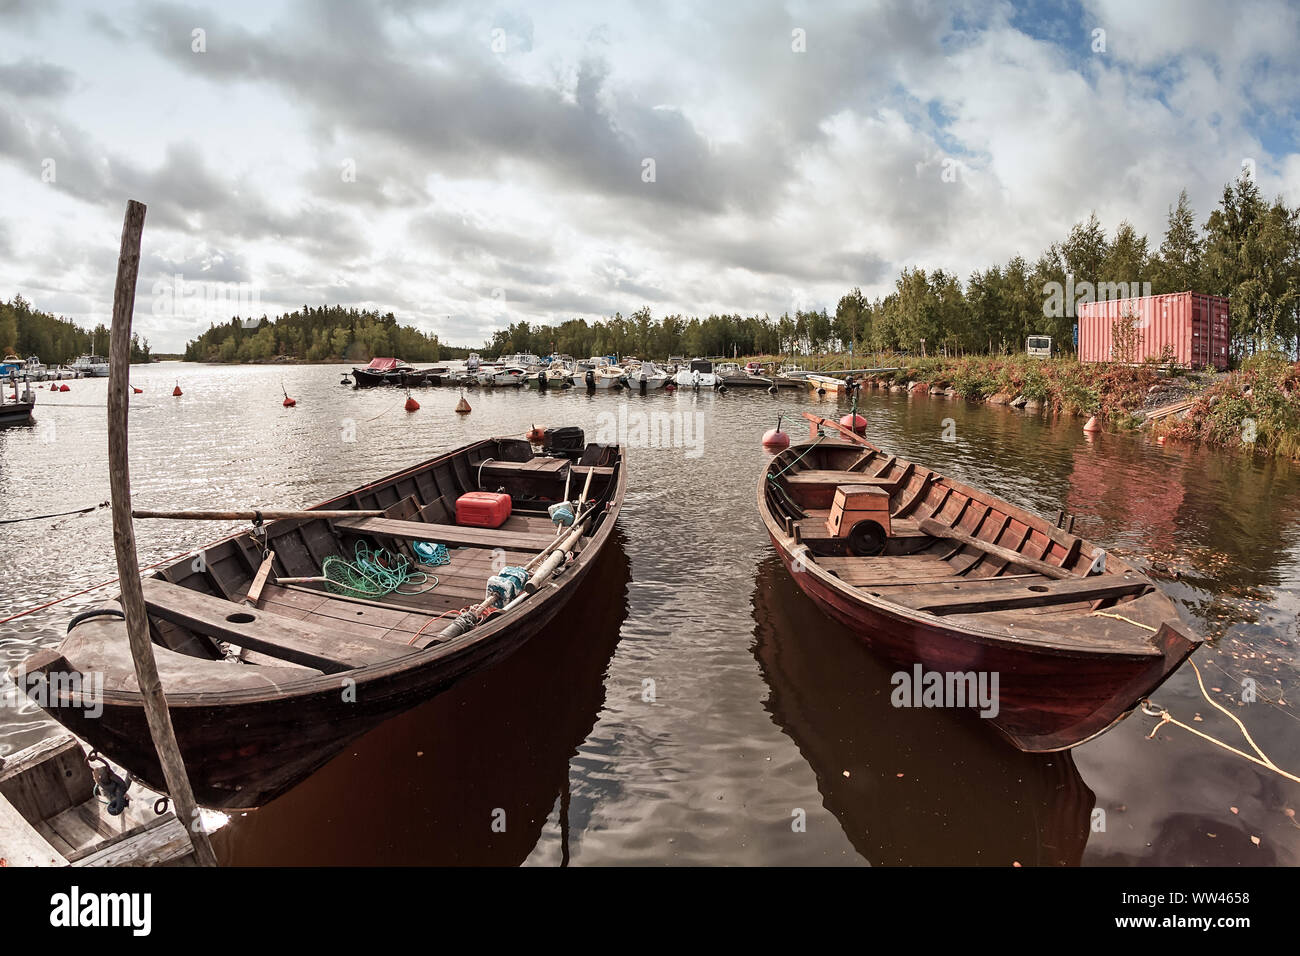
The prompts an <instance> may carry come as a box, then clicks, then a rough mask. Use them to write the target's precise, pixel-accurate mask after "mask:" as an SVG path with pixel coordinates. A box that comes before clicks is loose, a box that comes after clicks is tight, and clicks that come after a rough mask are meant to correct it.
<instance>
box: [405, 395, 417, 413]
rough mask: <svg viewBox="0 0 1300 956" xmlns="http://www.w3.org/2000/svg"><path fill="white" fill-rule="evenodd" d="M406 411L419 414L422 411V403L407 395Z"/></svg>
mask: <svg viewBox="0 0 1300 956" xmlns="http://www.w3.org/2000/svg"><path fill="white" fill-rule="evenodd" d="M406 410H407V411H408V412H418V411H419V410H420V403H419V402H417V401H416V400H415V399H413V398H412V397H411V396H410V395H407V396H406Z"/></svg>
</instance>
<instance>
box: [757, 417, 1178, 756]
mask: <svg viewBox="0 0 1300 956" xmlns="http://www.w3.org/2000/svg"><path fill="white" fill-rule="evenodd" d="M804 417H805V418H808V419H809V420H810V422H811V423H812V427H811V434H810V436H809V440H808V441H807V442H803V443H799V444H794V445H791V446H790V447H789V448H788V449H786V450H785V451H783V452H781V453H780V454H779V455H776V456H775V457H774V458H773V459H772V460H771V461H770V462H769V463H768V464H767V465H766V466H765V467H764V469H763V473H762V475H761V477H760V478H759V483H758V508H759V513H760V514H761V515H762V518H763V522H764V524H765V525H766V527H767V531H768V534H769V535H770V536H771V538H772V543H773V544H774V545H776V549H777V551H778V553H779V554H780V556H781V560H782V561H783V562H784V563H785V565H786V567H787V568H788V569H790V571H791V572H792V574H793V577H794V580H795V581H796V582H798V584H799V586H800V587H801V588H802V589H803V591H804V592H805V593H807V594H808V595H809V596H810V597H812V599H813V600H814V601H816V602H817V603H818V604H819V605H820V606H821V607H822V609H823V610H824V611H825V612H826V613H828V614H830V615H831V616H832V617H834V618H835V619H837V620H839V621H841V622H842V623H844V624H845V625H847V626H848V627H850V628H852V629H853V631H854V632H855V633H856V634H858V635H859V636H860V637H861V638H862V639H863V640H864V641H865V642H866V643H867V644H868V646H870V647H871V649H872V650H873V651H875V652H876V653H878V654H879V655H881V656H882V657H883V658H885V659H886V660H888V661H890V662H891V663H893V664H895V665H901V666H902V667H904V668H906V669H907V670H906V671H904V672H902V673H905V674H907V675H908V677H909V679H910V678H911V677H912V676H913V675H916V676H922V675H924V676H925V677H926V679H927V680H928V679H929V675H931V674H938V675H941V676H945V677H946V675H960V674H976V675H978V674H983V675H996V677H997V682H998V683H997V698H998V699H997V707H996V714H993V715H991V716H989V717H988V720H989V723H991V724H992V725H993V726H994V727H995V728H996V729H997V730H998V731H999V732H1000V733H1001V734H1003V736H1005V737H1006V738H1007V739H1008V740H1009V741H1011V743H1012V744H1014V745H1015V746H1016V747H1018V748H1019V749H1021V750H1025V751H1053V750H1064V749H1066V748H1069V747H1074V746H1076V745H1078V744H1081V743H1083V742H1084V741H1086V740H1089V739H1091V738H1093V737H1096V736H1097V735H1099V734H1102V733H1104V732H1105V731H1106V730H1108V729H1109V728H1110V727H1112V726H1114V725H1115V724H1116V723H1118V722H1119V721H1120V720H1122V719H1123V718H1124V717H1125V716H1126V715H1127V714H1128V713H1129V712H1130V711H1131V710H1133V708H1134V707H1135V706H1137V704H1138V703H1139V702H1140V701H1141V700H1142V699H1143V698H1144V697H1146V696H1147V695H1148V694H1150V693H1151V692H1152V691H1153V690H1154V689H1155V688H1156V687H1158V686H1159V685H1160V684H1161V683H1162V682H1163V681H1164V680H1165V679H1166V678H1167V677H1168V676H1169V675H1170V674H1172V673H1173V672H1174V671H1175V670H1176V669H1177V668H1178V666H1179V665H1180V664H1181V663H1182V662H1183V661H1184V660H1185V659H1186V658H1187V657H1188V656H1189V655H1190V654H1191V653H1192V652H1193V651H1194V650H1195V649H1196V648H1197V646H1198V645H1199V644H1200V638H1199V637H1197V636H1196V635H1194V634H1192V633H1190V632H1189V631H1188V630H1187V629H1186V628H1185V627H1184V626H1183V625H1182V624H1181V623H1180V622H1179V618H1178V612H1177V609H1176V608H1175V606H1174V604H1173V602H1172V601H1171V600H1170V599H1169V598H1168V597H1167V596H1166V595H1165V594H1164V593H1163V592H1161V591H1160V589H1159V588H1158V587H1156V585H1155V584H1154V583H1153V582H1152V581H1151V579H1150V578H1148V577H1147V576H1146V575H1145V574H1143V573H1142V572H1140V571H1139V570H1137V569H1136V568H1134V567H1132V566H1130V565H1128V564H1126V563H1125V562H1123V561H1121V560H1119V559H1118V558H1115V557H1114V556H1108V555H1106V553H1105V552H1104V551H1103V550H1102V549H1101V548H1099V547H1097V546H1096V545H1093V544H1090V543H1089V542H1087V541H1084V540H1083V539H1081V538H1079V537H1077V536H1075V535H1074V534H1072V533H1071V532H1070V531H1069V530H1068V529H1067V528H1065V527H1059V526H1057V527H1054V526H1053V525H1052V523H1051V522H1048V521H1045V520H1044V519H1042V518H1040V517H1038V516H1036V515H1032V514H1030V513H1028V512H1026V511H1024V510H1023V509H1021V508H1017V507H1016V506H1015V505H1012V504H1009V503H1008V502H1005V501H1002V500H1000V499H999V498H996V497H994V496H993V495H991V494H988V493H986V492H982V491H979V490H977V489H974V488H970V487H968V486H966V485H963V484H961V483H959V482H957V481H954V480H952V479H951V478H946V477H944V476H943V475H941V474H939V473H938V472H935V471H931V470H930V469H928V468H924V467H922V466H920V465H917V464H915V463H913V462H910V461H906V460H904V459H902V458H899V457H897V456H895V455H890V454H888V453H886V452H885V451H883V450H881V449H880V448H877V447H876V446H875V445H873V444H872V443H871V442H869V441H867V440H866V439H865V438H862V437H861V436H858V435H856V434H854V433H853V432H852V431H851V430H850V429H848V428H845V427H844V426H842V425H839V424H838V423H836V422H833V421H829V420H827V419H822V418H819V417H817V416H815V415H811V414H805V416H804ZM1071 524H1072V522H1071ZM918 665H919V668H920V672H919V674H918V673H917V670H916V669H917V667H918ZM948 683H949V684H951V682H948ZM991 683H992V681H991V678H990V680H989V684H991ZM902 684H903V681H902V680H901V679H900V681H899V686H900V687H901V686H902ZM967 686H969V685H967ZM897 689H898V688H897V687H896V690H897ZM905 699H906V698H905ZM915 702H916V701H915V698H913V703H915ZM948 703H949V704H951V701H948ZM968 703H969V702H968Z"/></svg>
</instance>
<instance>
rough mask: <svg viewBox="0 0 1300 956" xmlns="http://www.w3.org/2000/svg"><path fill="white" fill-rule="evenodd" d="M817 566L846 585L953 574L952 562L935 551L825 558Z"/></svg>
mask: <svg viewBox="0 0 1300 956" xmlns="http://www.w3.org/2000/svg"><path fill="white" fill-rule="evenodd" d="M816 562H817V566H818V567H822V568H825V569H826V570H827V571H830V572H831V573H833V574H834V575H835V576H836V577H838V578H839V579H840V580H841V581H843V582H844V583H845V584H852V585H855V586H856V585H864V584H875V583H882V582H887V581H889V582H893V581H899V582H904V581H907V580H929V579H932V578H947V577H953V576H954V575H955V573H956V572H955V571H954V570H953V567H952V565H950V564H948V562H946V561H944V560H943V559H942V558H940V557H938V556H937V555H933V554H907V555H899V556H897V557H888V558H884V557H882V558H823V557H819V558H817V559H816Z"/></svg>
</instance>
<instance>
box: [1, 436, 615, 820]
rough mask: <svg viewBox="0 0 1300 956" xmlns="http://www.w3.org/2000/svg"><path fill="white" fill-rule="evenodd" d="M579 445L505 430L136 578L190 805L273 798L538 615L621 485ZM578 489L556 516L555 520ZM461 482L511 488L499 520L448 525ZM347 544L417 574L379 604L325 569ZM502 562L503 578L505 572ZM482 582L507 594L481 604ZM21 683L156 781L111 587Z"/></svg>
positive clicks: (602, 537)
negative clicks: (442, 560)
mask: <svg viewBox="0 0 1300 956" xmlns="http://www.w3.org/2000/svg"><path fill="white" fill-rule="evenodd" d="M574 431H576V429H575V430H574ZM581 442H582V439H581V438H578V439H577V440H576V447H568V446H566V448H565V449H549V448H548V449H546V450H544V452H543V454H540V455H539V454H536V453H535V452H534V450H533V448H532V446H531V445H530V444H529V442H527V441H524V440H522V439H518V438H491V439H486V440H483V441H477V442H474V443H473V444H470V445H467V446H465V447H463V448H459V449H457V450H455V451H452V452H448V453H446V454H443V455H439V456H437V457H436V458H433V459H430V460H429V461H426V462H424V463H422V464H420V465H416V466H415V467H413V468H408V469H406V470H403V471H401V472H398V473H396V474H393V475H390V476H388V477H387V478H382V479H380V480H378V481H375V482H372V483H370V484H367V485H364V486H362V487H360V488H357V489H355V490H353V491H351V492H348V493H346V494H344V495H340V496H339V497H337V498H334V499H332V500H331V501H327V502H325V503H323V504H321V505H317V506H316V507H315V508H313V509H309V511H307V512H305V513H303V514H302V516H300V517H293V518H285V519H282V520H277V521H271V522H268V523H266V524H265V525H264V535H255V534H253V533H249V532H241V533H239V534H236V535H232V536H231V537H228V538H225V539H224V540H221V541H217V542H215V543H213V544H211V545H209V546H208V547H206V548H205V549H204V550H203V551H202V552H201V555H200V558H197V559H196V558H193V557H190V556H187V557H183V558H180V559H178V560H176V561H174V562H172V563H170V564H168V565H166V566H164V567H163V568H161V569H160V570H159V571H157V572H156V573H154V574H153V575H151V576H150V577H148V578H146V579H145V580H144V582H143V583H144V597H145V604H146V607H147V610H148V612H149V628H150V632H151V634H152V635H153V639H154V643H155V645H156V646H155V648H154V654H155V657H156V658H157V661H158V671H159V674H160V677H161V679H162V686H163V691H164V693H165V694H166V697H167V705H168V709H169V710H170V712H171V719H172V723H173V725H174V726H175V729H176V738H177V742H178V743H179V745H180V750H181V755H182V756H183V757H184V760H185V769H186V771H187V772H188V774H189V778H190V781H191V783H192V784H193V787H194V793H195V796H196V798H197V799H198V801H199V803H200V804H202V805H203V806H207V807H213V808H222V809H225V808H245V807H257V806H261V805H263V804H265V803H267V802H268V801H270V800H272V799H274V798H275V797H276V796H278V795H280V794H282V793H284V792H285V791H286V790H288V789H289V788H291V787H292V786H294V785H295V784H297V783H299V782H300V781H302V780H303V779H304V778H305V777H306V776H307V775H309V774H310V773H312V772H313V771H315V770H316V769H318V768H319V767H321V766H322V765H323V764H325V763H326V762H327V761H328V760H329V759H330V758H331V757H333V756H334V755H335V754H336V753H338V752H339V750H340V749H342V748H343V747H344V746H345V745H346V744H347V743H349V742H350V741H352V740H355V739H356V738H357V737H359V736H361V735H362V734H364V733H365V732H366V731H368V730H370V729H372V728H373V727H375V726H377V725H378V724H379V723H381V722H382V721H384V720H386V719H388V718H390V717H393V716H395V715H397V714H399V713H401V712H402V711H405V710H408V709H409V708H411V707H413V706H414V705H416V704H417V703H420V702H421V701H424V700H427V699H428V698H430V697H432V696H433V695H434V694H437V693H439V692H441V691H443V690H445V689H447V688H448V687H450V686H451V685H452V684H453V683H454V682H455V681H456V680H458V679H459V678H461V677H463V676H465V675H466V674H469V673H472V672H474V671H477V670H480V669H483V668H485V667H488V666H489V665H491V664H494V663H496V662H497V661H499V660H501V659H502V658H504V657H505V656H506V655H508V654H510V653H512V652H513V651H515V650H516V649H517V648H518V647H520V646H521V645H522V644H523V643H524V642H525V641H527V640H528V639H529V638H531V637H532V636H533V635H534V634H536V633H537V632H538V631H539V630H540V629H541V628H542V627H543V625H545V624H546V623H547V622H549V621H550V620H552V619H553V618H554V617H555V616H556V615H557V614H558V613H559V611H560V609H561V608H562V607H563V606H564V605H565V603H566V602H567V601H568V600H569V599H570V598H571V597H572V596H573V593H574V591H575V590H576V589H577V587H578V586H579V584H580V582H581V581H582V580H583V578H584V577H585V576H586V574H587V572H588V570H589V569H590V567H591V565H592V563H593V562H594V561H595V559H596V558H597V556H598V555H599V554H600V552H601V550H602V549H603V548H604V547H605V546H606V545H607V543H608V541H609V539H610V538H611V536H612V534H613V530H614V523H615V521H616V520H617V519H618V513H619V509H620V507H621V506H622V502H623V496H624V492H625V489H626V474H625V472H624V468H623V455H622V450H621V448H619V447H618V446H616V445H600V444H594V443H593V444H589V445H586V446H585V449H584V447H583V446H582V444H581ZM572 444H573V443H571V445H572ZM546 451H551V452H553V453H551V454H547V453H546ZM579 489H581V494H580V495H579V496H578V497H577V498H575V499H573V501H572V503H571V508H570V512H569V514H568V518H569V523H568V524H564V523H563V522H553V520H552V517H551V516H550V514H549V512H550V511H551V510H552V508H554V507H556V506H557V503H558V502H561V501H565V500H567V499H568V496H569V494H570V492H572V493H574V494H575V495H576V494H578V491H579ZM474 491H491V492H498V493H500V492H505V493H508V494H509V495H510V497H511V500H512V502H513V510H512V513H511V515H510V517H509V518H508V519H507V520H506V522H505V523H504V524H502V525H501V526H500V527H498V528H481V527H466V526H464V525H462V524H459V523H457V521H456V508H455V503H456V501H457V500H458V498H460V497H461V496H462V495H464V494H466V493H467V492H474ZM354 511H355V512H358V513H359V514H358V515H357V516H356V517H352V516H351V512H354ZM314 512H315V513H319V517H316V516H313V513H314ZM155 516H156V515H155ZM557 525H562V527H559V530H557ZM255 530H258V529H255ZM426 543H427V544H428V546H429V547H432V545H434V544H441V545H444V546H445V547H447V548H448V554H449V558H450V560H449V563H447V564H441V565H438V566H430V565H426V564H424V563H422V562H423V561H424V560H425V555H426V554H428V551H427V550H426V549H425V547H424V546H425V545H426ZM359 546H360V547H361V548H363V549H367V550H366V551H365V552H364V553H379V552H378V551H371V550H369V549H378V548H381V547H382V548H383V549H384V552H385V553H386V554H387V555H389V556H390V557H384V558H380V559H379V561H380V563H381V564H384V563H385V562H389V563H387V564H384V566H385V567H391V566H393V564H395V563H398V562H400V561H405V562H409V563H410V566H412V567H414V568H418V569H419V570H420V573H421V574H427V575H429V577H425V578H422V581H423V583H422V584H421V585H420V586H419V587H418V590H417V589H402V590H398V591H394V592H392V593H388V594H385V595H384V596H383V597H382V600H373V599H371V598H370V597H365V596H361V595H360V594H358V593H355V592H353V593H349V592H348V590H347V589H343V590H342V591H340V590H339V589H337V588H331V586H330V585H329V584H326V583H324V582H325V577H322V575H325V576H328V573H329V572H328V569H329V568H330V567H331V561H332V560H333V561H338V560H339V559H347V558H349V557H351V556H353V555H355V554H357V552H358V547H359ZM435 553H436V552H435ZM391 556H395V558H393V557H391ZM334 566H337V565H334ZM268 572H269V575H268ZM513 572H519V576H518V577H517V578H516V579H513V580H517V581H518V583H519V586H518V587H517V588H516V587H515V586H514V585H513V584H511V583H510V582H508V581H504V580H503V576H508V575H510V574H512V573H513ZM432 576H436V577H437V579H438V581H437V584H436V585H432V586H430V585H429V584H428V582H429V581H430V580H432ZM494 582H495V585H496V586H497V587H500V588H504V589H505V590H507V591H509V593H503V594H502V595H500V596H499V598H498V603H497V606H496V607H488V606H486V605H483V606H481V607H477V606H478V605H480V604H481V602H484V601H485V599H488V598H492V597H493V592H492V591H491V588H492V587H493V586H494ZM469 607H476V610H466V609H467V608H469ZM471 619H472V620H471ZM232 645H235V646H234V647H232ZM20 680H21V684H22V686H23V688H24V690H26V692H27V693H28V695H29V696H32V697H33V698H34V699H36V702H37V703H39V704H41V705H42V706H43V707H45V708H46V710H47V711H48V713H49V714H50V716H51V717H53V718H54V719H56V720H58V721H59V722H60V723H62V724H63V725H64V726H66V727H67V728H68V729H70V730H72V731H73V732H74V733H76V734H78V735H79V736H80V737H82V738H84V739H85V740H87V741H89V742H90V743H91V744H92V745H93V746H94V747H95V748H97V749H98V750H100V751H102V752H104V753H105V754H107V755H108V756H110V757H112V758H113V759H114V760H115V761H116V762H117V763H119V764H121V765H122V766H123V767H125V768H126V769H127V770H129V771H131V772H132V773H134V774H135V775H136V777H138V778H140V779H142V780H143V781H144V782H145V783H147V784H148V785H149V786H151V787H153V788H154V789H163V785H164V781H163V778H162V773H161V769H160V767H159V763H158V757H157V754H156V753H155V751H154V747H153V744H152V742H151V738H150V734H149V729H148V726H147V723H146V720H145V713H144V708H143V701H142V698H141V695H140V692H139V689H138V684H137V682H136V678H135V671H134V666H133V663H132V658H131V653H130V649H129V648H128V646H127V638H126V625H125V622H124V621H123V620H122V613H121V611H120V610H119V609H118V605H117V604H116V603H114V604H111V605H109V606H106V607H104V608H102V609H97V610H93V611H89V612H86V613H84V614H80V615H78V616H77V617H76V618H74V619H73V620H72V621H71V622H70V624H69V626H68V635H67V637H66V638H65V639H64V640H63V642H62V643H61V644H60V645H58V646H57V647H53V648H49V649H45V650H41V651H38V652H37V653H35V654H34V655H32V656H31V657H30V658H28V660H27V661H26V662H25V665H24V666H23V672H22V673H21V674H20Z"/></svg>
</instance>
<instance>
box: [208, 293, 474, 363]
mask: <svg viewBox="0 0 1300 956" xmlns="http://www.w3.org/2000/svg"><path fill="white" fill-rule="evenodd" d="M457 353H459V357H462V358H463V357H464V356H465V355H467V354H468V350H467V349H454V348H448V347H447V346H444V345H442V343H440V342H439V341H438V336H437V335H435V334H433V333H431V332H422V331H421V330H419V329H417V328H415V327H414V326H410V325H399V324H398V323H397V317H396V316H395V315H394V314H393V313H392V312H385V313H382V314H381V313H379V312H378V311H374V310H360V309H356V308H345V307H344V306H341V305H327V306H321V307H319V308H312V307H311V306H308V305H304V306H303V307H302V308H301V309H299V310H295V311H293V312H286V313H284V314H283V315H279V316H277V317H276V318H275V319H274V320H272V319H270V318H269V317H267V316H266V315H263V316H262V317H261V318H258V319H251V318H241V317H239V316H235V317H234V318H232V319H231V320H230V321H229V322H225V323H222V324H221V325H217V324H215V323H214V324H213V325H212V326H210V327H209V328H208V330H207V331H206V332H204V333H203V334H202V335H200V336H199V337H198V338H197V339H194V340H193V341H192V342H189V343H188V344H187V345H186V346H185V355H184V358H185V361H187V362H266V361H270V360H272V359H274V358H277V357H280V356H286V357H288V358H292V359H298V360H305V361H308V362H326V361H349V362H368V361H369V360H370V359H371V358H373V357H375V356H397V357H399V358H402V359H405V360H406V361H408V362H436V361H439V360H440V359H445V358H449V357H454V355H455V354H457Z"/></svg>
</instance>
